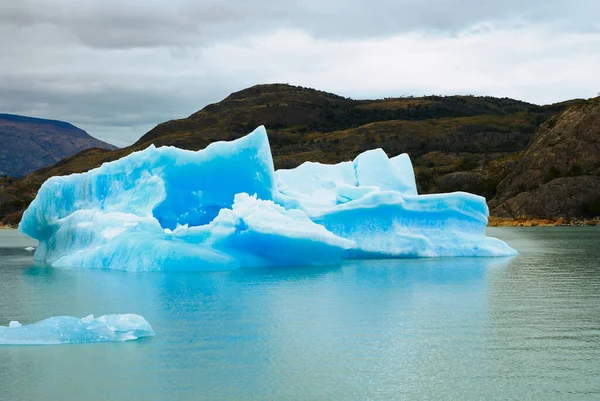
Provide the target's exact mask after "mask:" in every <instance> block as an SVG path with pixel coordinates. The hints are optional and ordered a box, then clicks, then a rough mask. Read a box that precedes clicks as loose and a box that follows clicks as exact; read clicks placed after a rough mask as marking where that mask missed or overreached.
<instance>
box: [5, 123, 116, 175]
mask: <svg viewBox="0 0 600 401" xmlns="http://www.w3.org/2000/svg"><path fill="white" fill-rule="evenodd" d="M94 147H98V148H104V149H116V147H114V146H112V145H109V144H108V143H105V142H102V141H100V140H98V139H96V138H93V137H91V136H90V135H88V133H87V132H85V131H83V130H81V129H79V128H77V127H75V126H74V125H71V124H69V123H66V122H63V121H53V120H44V119H41V118H31V117H23V116H16V115H12V114H0V176H4V175H7V176H11V177H21V176H24V175H26V174H29V173H31V172H33V171H35V170H38V169H40V168H42V167H46V166H49V165H51V164H55V163H57V162H59V161H61V160H62V159H64V158H65V157H68V156H72V155H74V154H76V153H79V152H80V151H82V150H84V149H89V148H94Z"/></svg>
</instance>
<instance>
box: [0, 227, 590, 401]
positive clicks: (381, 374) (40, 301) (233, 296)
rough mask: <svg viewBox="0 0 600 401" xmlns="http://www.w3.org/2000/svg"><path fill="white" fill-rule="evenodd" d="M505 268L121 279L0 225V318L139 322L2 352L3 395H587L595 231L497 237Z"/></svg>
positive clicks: (393, 266)
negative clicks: (97, 339)
mask: <svg viewBox="0 0 600 401" xmlns="http://www.w3.org/2000/svg"><path fill="white" fill-rule="evenodd" d="M488 233H489V235H492V236H496V237H499V238H501V239H503V240H504V241H506V242H508V243H509V244H510V245H511V246H513V247H514V248H516V249H517V250H518V251H519V252H520V255H519V256H518V257H516V258H511V259H476V258H456V259H408V260H379V261H369V260H366V261H348V262H345V263H344V264H342V265H341V266H332V267H319V268H278V269H273V268H270V269H248V270H238V271H228V272H216V273H215V272H213V273H202V272H181V273H179V272H175V273H173V272H170V273H160V272H159V273H127V272H121V271H103V270H80V269H78V270H68V269H53V268H48V267H45V266H39V265H34V264H33V262H32V258H33V256H32V253H31V252H27V251H25V250H24V247H26V246H28V245H30V244H31V241H30V240H28V239H27V238H24V237H21V236H19V235H18V233H17V232H16V231H14V230H0V325H7V324H8V322H9V321H10V320H19V321H20V322H21V323H24V324H28V323H32V322H35V321H38V320H41V319H44V318H47V317H50V316H59V315H72V316H78V317H83V316H86V315H88V314H90V313H93V314H95V315H101V314H110V313H137V314H140V315H142V316H144V317H145V318H146V319H147V320H148V322H150V324H151V325H152V326H153V328H154V330H155V331H156V336H155V337H153V338H149V339H143V340H140V341H131V342H125V343H95V344H84V345H59V346H0V399H1V400H11V401H19V400H128V401H133V400H221V399H224V400H267V399H273V400H288V399H290V400H291V399H297V400H395V399H448V400H471V399H472V400H480V399H539V400H551V399H557V400H560V399H589V400H598V399H600V228H597V227H582V228H577V227H564V228H563V227H549V228H495V229H489V231H488Z"/></svg>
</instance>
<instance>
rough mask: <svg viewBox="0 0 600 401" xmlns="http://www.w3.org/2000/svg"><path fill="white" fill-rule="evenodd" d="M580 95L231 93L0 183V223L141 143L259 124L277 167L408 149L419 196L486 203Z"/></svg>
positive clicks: (202, 143) (286, 89) (292, 89)
mask: <svg viewBox="0 0 600 401" xmlns="http://www.w3.org/2000/svg"><path fill="white" fill-rule="evenodd" d="M583 103H585V101H584V100H578V99H576V100H570V101H567V102H562V103H559V104H555V105H547V106H538V105H534V104H530V103H526V102H522V101H518V100H514V99H509V98H495V97H489V96H481V97H478V96H426V97H402V98H386V99H380V100H353V99H349V98H344V97H341V96H338V95H335V94H331V93H327V92H322V91H318V90H315V89H309V88H303V87H298V86H290V85H284V84H269V85H258V86H254V87H251V88H247V89H244V90H242V91H239V92H235V93H233V94H231V95H230V96H228V97H227V98H225V99H224V100H223V101H221V102H219V103H215V104H211V105H208V106H206V107H205V108H203V109H202V110H200V111H198V112H196V113H194V114H192V115H191V116H189V117H187V118H183V119H179V120H172V121H167V122H165V123H162V124H159V125H158V126H156V127H155V128H154V129H152V130H151V131H149V132H148V133H147V134H146V135H144V136H143V137H141V138H140V139H139V140H138V141H137V142H136V143H135V144H133V145H131V146H129V147H127V148H123V149H118V150H114V151H107V150H102V149H89V150H85V151H83V152H81V153H79V154H77V155H74V156H71V157H68V158H66V159H64V160H62V161H60V162H59V163H57V164H54V165H52V166H48V167H46V168H43V169H40V170H38V171H36V172H34V173H32V174H29V175H27V176H26V177H24V178H22V179H20V180H9V181H6V180H5V181H4V182H2V181H1V180H0V222H2V221H4V222H5V223H10V224H16V223H17V222H18V221H19V219H20V215H21V213H22V211H23V210H24V208H25V207H26V206H27V205H28V204H29V202H31V200H32V199H33V197H34V196H35V194H36V192H37V189H38V188H39V186H40V185H41V184H42V182H43V181H44V180H46V179H47V178H48V177H50V176H53V175H64V174H70V173H74V172H82V171H87V170H89V169H91V168H94V167H97V166H99V165H100V164H102V163H103V162H106V161H111V160H115V159H118V158H120V157H123V156H125V155H127V154H129V153H131V152H133V151H136V150H140V149H144V148H146V147H147V146H149V145H150V144H155V145H156V146H161V145H173V146H177V147H180V148H184V149H191V150H198V149H202V148H204V147H206V146H207V145H208V144H209V143H211V142H214V141H217V140H231V139H234V138H238V137H240V136H242V135H244V134H246V133H248V132H250V131H251V130H253V129H254V128H256V126H258V125H261V124H262V125H265V126H266V128H267V132H268V134H269V141H270V144H271V148H272V151H273V155H274V161H275V166H276V168H293V167H296V166H298V165H299V164H301V163H302V162H304V161H308V160H310V161H318V162H323V163H335V162H339V161H343V160H351V159H353V158H354V157H355V156H356V155H357V154H358V153H360V152H363V151H365V150H367V149H373V148H377V147H381V148H383V149H384V150H385V151H386V152H387V153H388V154H389V155H390V156H394V155H397V154H399V153H403V152H408V153H409V154H410V156H411V158H412V160H413V164H414V165H415V169H416V174H417V184H418V186H419V191H420V192H421V193H432V192H440V191H455V190H467V191H470V192H474V193H477V194H480V195H483V196H486V197H487V198H488V199H492V198H493V197H494V196H496V188H497V185H498V184H499V183H500V182H501V181H502V180H503V179H505V178H506V177H507V175H508V174H509V173H510V172H511V171H512V169H513V168H514V166H515V164H516V163H517V162H518V160H519V159H520V158H521V156H522V155H523V154H524V152H525V150H526V149H527V145H528V144H529V143H530V141H531V140H532V138H533V137H534V135H535V132H536V130H537V129H538V127H539V126H540V125H541V124H542V123H544V121H546V120H547V119H548V118H550V117H552V116H553V115H554V114H556V113H560V112H563V111H564V110H566V109H567V108H569V107H570V106H573V105H578V104H583Z"/></svg>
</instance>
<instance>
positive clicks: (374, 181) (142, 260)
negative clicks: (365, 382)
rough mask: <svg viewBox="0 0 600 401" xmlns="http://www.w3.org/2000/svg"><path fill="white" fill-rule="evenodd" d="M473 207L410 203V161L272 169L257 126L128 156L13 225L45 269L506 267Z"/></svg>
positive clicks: (69, 179) (421, 198)
mask: <svg viewBox="0 0 600 401" xmlns="http://www.w3.org/2000/svg"><path fill="white" fill-rule="evenodd" d="M487 217H488V209H487V205H486V203H485V199H484V198H482V197H480V196H476V195H472V194H468V193H464V192H455V193H451V194H437V195H418V194H417V188H416V183H415V176H414V171H413V168H412V164H411V162H410V158H409V157H408V156H407V155H406V154H402V155H399V156H396V157H393V158H388V157H387V155H386V154H385V152H383V150H381V149H376V150H371V151H367V152H364V153H362V154H360V155H359V156H358V157H356V159H354V161H351V162H343V163H339V164H336V165H323V164H319V163H310V162H307V163H304V164H302V165H301V166H299V167H297V168H295V169H291V170H278V171H275V170H274V168H273V159H272V156H271V151H270V147H269V142H268V138H267V134H266V131H265V129H264V127H259V128H257V129H256V130H255V131H254V132H252V133H251V134H249V135H247V136H245V137H243V138H240V139H237V140H235V141H231V142H216V143H213V144H211V145H209V146H208V147H207V148H206V149H204V150H200V151H197V152H194V151H187V150H182V149H177V148H174V147H161V148H155V147H154V146H150V147H149V148H147V149H146V150H143V151H139V152H135V153H132V154H130V155H129V156H126V157H124V158H122V159H120V160H117V161H114V162H111V163H105V164H103V165H102V166H101V167H99V168H96V169H93V170H90V171H89V172H87V173H83V174H72V175H70V176H63V177H52V178H50V179H49V180H48V181H46V182H45V183H44V185H42V187H41V188H40V190H39V192H38V195H37V197H36V198H35V199H34V201H33V202H32V203H31V205H30V206H29V208H28V209H27V210H26V211H25V213H24V215H23V219H22V221H21V224H20V226H19V228H20V230H21V231H22V232H24V233H25V234H27V235H29V236H31V237H33V238H35V239H37V240H39V246H38V249H37V250H36V253H35V258H36V260H40V261H44V262H47V263H50V264H52V265H53V266H68V267H99V268H111V269H124V270H135V271H142V270H187V269H189V270H223V269H233V268H238V267H248V266H287V265H323V264H334V263H338V262H339V261H340V260H341V259H342V258H391V257H436V256H511V255H515V254H516V251H515V250H513V249H512V248H510V247H509V246H508V245H507V244H505V243H504V242H502V241H500V240H498V239H495V238H489V237H486V236H485V228H486V226H487Z"/></svg>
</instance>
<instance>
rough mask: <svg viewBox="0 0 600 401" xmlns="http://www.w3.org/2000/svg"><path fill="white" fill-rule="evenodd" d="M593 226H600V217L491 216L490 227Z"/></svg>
mask: <svg viewBox="0 0 600 401" xmlns="http://www.w3.org/2000/svg"><path fill="white" fill-rule="evenodd" d="M566 226H569V227H586V226H588V227H593V226H600V217H594V218H591V219H584V218H574V219H565V218H562V217H559V218H552V219H535V218H525V217H522V218H516V219H513V218H511V217H496V216H490V217H489V219H488V227H566Z"/></svg>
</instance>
